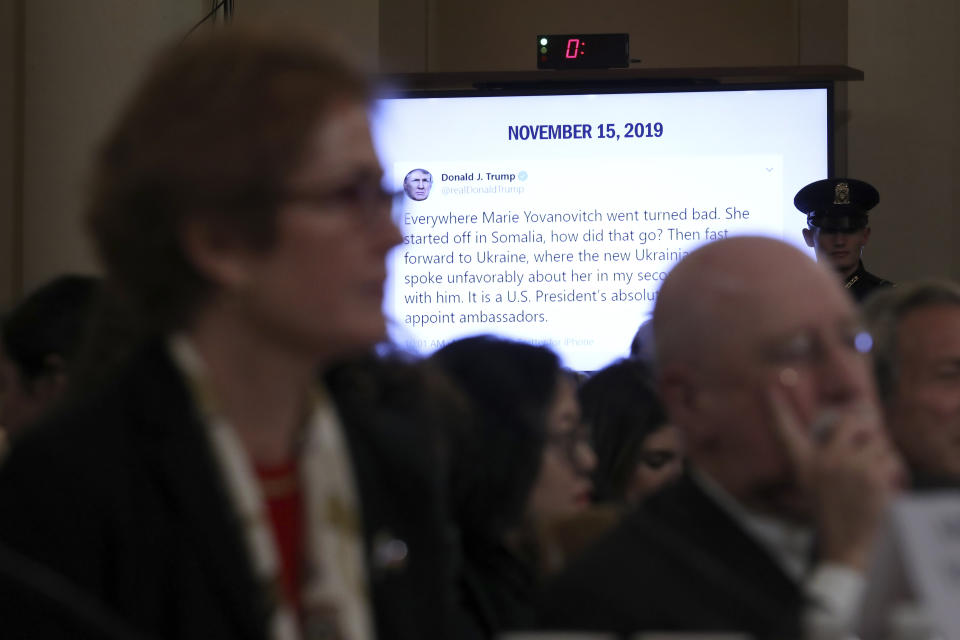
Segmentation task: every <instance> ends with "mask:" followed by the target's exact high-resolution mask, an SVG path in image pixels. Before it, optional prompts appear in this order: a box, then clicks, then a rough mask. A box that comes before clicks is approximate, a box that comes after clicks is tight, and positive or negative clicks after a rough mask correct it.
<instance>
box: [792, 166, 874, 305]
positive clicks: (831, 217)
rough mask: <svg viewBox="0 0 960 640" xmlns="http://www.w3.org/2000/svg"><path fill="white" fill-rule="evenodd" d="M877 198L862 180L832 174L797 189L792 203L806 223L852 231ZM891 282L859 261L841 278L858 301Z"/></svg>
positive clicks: (835, 230) (864, 222) (863, 224)
mask: <svg viewBox="0 0 960 640" xmlns="http://www.w3.org/2000/svg"><path fill="white" fill-rule="evenodd" d="M878 202H880V194H879V193H878V192H877V190H876V189H874V188H873V186H872V185H870V184H868V183H866V182H864V181H862V180H852V179H850V178H832V179H829V180H817V181H816V182H811V183H810V184H808V185H807V186H805V187H804V188H803V189H800V191H798V192H797V195H796V196H795V197H794V199H793V206H795V207H796V208H797V209H799V210H800V211H801V212H802V213H804V214H806V216H807V225H808V226H809V227H811V228H813V227H816V228H819V229H821V230H822V231H827V232H831V233H853V232H855V231H859V230H861V229H863V228H865V227H866V226H867V224H868V222H869V220H868V218H867V212H868V211H870V209H872V208H873V207H875V206H876V205H877V203H878ZM892 286H893V283H892V282H890V281H889V280H884V279H883V278H878V277H877V276H875V275H873V274H872V273H870V272H868V271H867V270H866V269H864V267H863V261H859V262H858V264H857V270H856V271H854V272H853V273H852V274H851V275H850V276H849V277H847V279H846V281H845V282H844V287H846V288H847V289H849V291H850V293H851V294H853V297H854V298H856V299H857V301H858V302H860V301H862V300H863V299H864V298H866V297H867V296H868V295H869V294H870V293H871V292H872V291H873V290H875V289H878V288H883V287H892Z"/></svg>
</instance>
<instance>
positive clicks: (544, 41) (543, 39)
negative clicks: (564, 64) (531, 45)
mask: <svg viewBox="0 0 960 640" xmlns="http://www.w3.org/2000/svg"><path fill="white" fill-rule="evenodd" d="M540 44H543V45H545V44H547V39H546V38H540ZM544 53H546V51H544Z"/></svg>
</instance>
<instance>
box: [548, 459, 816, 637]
mask: <svg viewBox="0 0 960 640" xmlns="http://www.w3.org/2000/svg"><path fill="white" fill-rule="evenodd" d="M802 610H803V595H802V592H801V589H800V587H799V586H798V585H797V584H796V583H795V582H794V581H793V580H791V579H790V578H789V577H788V576H787V575H786V574H785V573H784V572H783V570H782V569H781V568H780V567H779V565H777V564H776V563H775V561H774V560H773V558H772V557H771V556H770V555H769V554H768V552H767V551H766V550H765V549H763V548H761V547H760V546H759V545H758V544H757V543H756V542H755V541H754V540H753V539H751V538H750V537H749V536H748V535H747V534H746V533H745V532H744V531H743V530H742V529H741V527H740V526H739V525H738V524H737V523H736V522H734V520H733V519H732V518H731V517H730V516H729V515H727V513H726V512H724V511H723V510H721V509H720V508H719V507H718V506H717V505H716V504H714V503H713V501H711V499H710V498H709V497H708V496H707V495H706V494H705V493H704V492H703V491H702V490H701V489H700V488H699V487H698V486H697V485H696V484H695V483H694V482H693V481H692V479H691V478H690V477H689V476H686V477H684V478H682V479H681V480H680V481H678V482H677V483H676V484H675V485H673V486H671V487H668V488H667V489H665V490H663V491H661V492H659V493H657V494H656V495H654V496H652V497H650V498H649V499H648V500H647V501H646V502H645V503H644V504H643V505H641V507H640V508H639V509H638V510H635V511H633V512H631V513H630V514H629V515H627V516H626V517H625V518H624V520H623V521H622V522H621V523H620V524H619V525H618V526H617V528H616V529H614V530H613V531H612V532H611V533H610V534H608V535H606V536H605V537H603V538H601V539H600V540H599V541H598V542H597V543H596V544H594V545H593V546H591V547H590V548H589V549H588V550H587V551H586V552H584V554H583V555H582V556H580V557H579V558H577V559H576V560H574V561H573V563H572V564H571V565H570V566H569V567H568V568H567V569H566V570H565V571H564V572H563V573H562V574H561V575H560V576H559V577H558V578H557V579H556V580H554V581H553V582H552V583H551V584H550V585H549V586H548V588H547V590H546V592H545V594H544V598H543V606H542V607H541V612H540V616H541V624H542V625H543V626H545V627H547V628H551V629H570V630H591V631H610V632H615V633H619V634H621V635H623V636H628V635H632V634H633V633H634V632H637V631H693V632H745V633H748V634H752V635H753V636H755V637H757V638H777V639H786V638H795V637H799V630H800V621H801V617H802Z"/></svg>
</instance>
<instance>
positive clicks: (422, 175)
mask: <svg viewBox="0 0 960 640" xmlns="http://www.w3.org/2000/svg"><path fill="white" fill-rule="evenodd" d="M432 186H433V176H432V175H430V172H429V171H427V170H426V169H414V170H413V171H411V172H409V173H408V174H407V175H406V177H405V178H404V179H403V190H404V192H405V193H406V194H407V197H409V198H410V199H411V200H426V199H427V198H428V197H429V196H430V187H432Z"/></svg>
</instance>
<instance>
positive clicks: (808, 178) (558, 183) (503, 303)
mask: <svg viewBox="0 0 960 640" xmlns="http://www.w3.org/2000/svg"><path fill="white" fill-rule="evenodd" d="M831 101H832V96H831V89H830V86H829V84H823V85H817V86H812V85H803V86H801V85H793V86H783V85H774V86H771V85H756V86H746V85H741V86H726V85H713V86H696V87H684V88H681V89H671V90H656V89H652V88H650V87H637V88H635V89H629V88H626V89H625V88H623V87H617V88H612V89H609V90H603V89H596V88H586V89H585V88H579V89H578V88H576V87H568V88H562V89H558V88H556V87H553V88H551V89H550V90H549V91H541V92H537V91H535V90H532V89H529V88H528V89H526V90H524V91H517V92H516V94H511V93H510V92H505V91H502V90H501V91H497V92H495V95H491V94H490V92H487V93H484V92H481V91H475V92H471V91H464V92H447V93H424V92H409V93H406V94H397V95H389V96H384V97H382V98H380V99H379V100H378V101H377V104H376V105H375V109H374V112H373V116H372V124H373V132H374V142H375V146H376V147H377V151H378V153H379V154H380V157H381V161H382V162H383V165H384V169H385V172H386V175H385V180H386V182H387V183H388V184H389V187H390V188H392V189H395V190H397V192H398V195H397V197H396V198H395V202H394V207H393V212H392V215H393V217H394V220H395V222H396V224H397V225H398V227H399V228H400V229H401V232H402V236H403V243H402V244H401V245H399V246H397V247H396V248H395V249H394V250H393V251H392V253H391V254H390V256H389V257H388V270H389V277H388V282H387V285H386V288H385V301H384V310H385V313H386V314H387V316H388V318H389V322H390V334H391V338H392V340H393V341H394V342H395V343H397V344H398V345H400V346H401V347H404V348H407V349H409V350H412V351H414V352H417V353H421V354H428V353H430V352H432V351H433V350H435V349H437V348H438V347H440V346H442V345H444V344H446V343H447V342H449V341H451V340H454V339H457V338H459V337H464V336H468V335H475V334H479V333H490V334H496V335H501V336H507V337H511V338H515V339H519V340H524V341H528V342H532V343H537V344H544V345H547V346H549V347H551V348H552V349H554V350H555V351H556V352H557V353H559V354H560V355H561V356H562V358H563V360H564V362H565V363H566V365H567V366H569V367H571V368H574V369H578V370H583V371H590V370H595V369H597V368H600V367H603V366H604V365H606V364H608V363H609V362H611V361H613V360H615V359H617V358H619V357H623V356H626V355H627V354H628V352H629V347H630V343H631V340H632V338H633V336H634V333H635V332H636V330H637V328H638V327H639V325H640V324H641V323H642V322H644V320H645V319H647V318H648V317H649V315H650V313H651V311H652V308H653V305H654V304H655V302H656V298H657V291H658V288H659V286H660V283H661V281H662V280H663V278H664V277H665V276H666V274H667V273H668V272H669V271H670V268H671V267H672V266H673V264H675V263H676V262H677V261H678V260H680V259H681V258H683V257H684V256H685V255H687V253H688V252H690V251H692V250H693V249H695V248H696V247H697V246H699V245H701V244H703V243H706V242H710V241H711V240H715V239H719V238H725V237H728V236H734V235H744V234H750V235H757V234H759V235H764V236H771V237H775V238H781V239H783V240H785V241H787V242H790V243H793V244H795V245H797V246H800V247H803V248H804V249H806V247H805V246H804V245H803V239H802V236H801V232H800V231H801V229H802V228H803V226H804V225H805V218H804V217H803V216H802V215H801V214H800V213H799V212H798V211H797V210H796V209H794V207H793V196H794V194H795V193H796V192H797V191H798V190H799V189H800V188H801V187H802V186H803V185H805V184H807V183H809V182H812V181H814V180H818V179H821V178H824V177H827V176H828V175H829V171H830V152H831V132H830V111H831Z"/></svg>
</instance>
